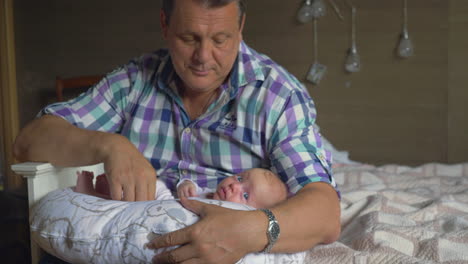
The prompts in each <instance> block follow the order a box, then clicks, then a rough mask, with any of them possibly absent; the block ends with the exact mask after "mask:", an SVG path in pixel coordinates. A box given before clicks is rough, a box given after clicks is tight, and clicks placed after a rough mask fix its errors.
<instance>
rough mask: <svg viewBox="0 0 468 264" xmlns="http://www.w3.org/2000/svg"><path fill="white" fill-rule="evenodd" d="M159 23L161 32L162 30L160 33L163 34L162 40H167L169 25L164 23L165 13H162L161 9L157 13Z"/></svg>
mask: <svg viewBox="0 0 468 264" xmlns="http://www.w3.org/2000/svg"><path fill="white" fill-rule="evenodd" d="M159 23H160V24H161V30H162V33H163V38H164V39H166V38H167V30H168V27H169V25H168V24H167V23H166V13H164V11H163V10H162V9H161V11H160V13H159Z"/></svg>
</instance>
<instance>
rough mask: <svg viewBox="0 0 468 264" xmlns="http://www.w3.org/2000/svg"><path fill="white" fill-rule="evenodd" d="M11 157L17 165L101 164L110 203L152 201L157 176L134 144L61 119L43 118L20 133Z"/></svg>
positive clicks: (34, 121)
mask: <svg viewBox="0 0 468 264" xmlns="http://www.w3.org/2000/svg"><path fill="white" fill-rule="evenodd" d="M14 155H15V156H16V158H17V159H18V160H20V161H27V160H29V161H41V162H50V163H52V164H54V165H57V166H82V165H90V164H96V163H101V162H103V163H104V167H105V171H106V175H107V177H108V181H109V185H110V190H111V197H112V199H116V200H121V199H122V198H123V199H124V200H127V201H134V200H150V199H154V193H155V181H156V172H155V171H154V169H153V167H152V166H151V164H150V163H149V162H148V161H147V160H146V159H145V158H144V157H143V156H142V155H141V153H140V152H139V151H138V150H137V149H136V148H135V147H134V146H133V144H131V143H130V142H129V141H128V140H127V139H126V138H125V137H123V136H121V135H118V134H111V133H106V132H99V131H92V130H86V129H81V128H78V127H75V126H73V125H71V124H70V123H68V122H67V121H66V120H64V119H62V118H60V117H57V116H52V115H45V116H42V117H40V118H38V119H36V120H33V121H32V122H31V123H29V124H28V125H27V126H26V127H24V128H23V129H22V130H21V131H20V134H19V135H18V137H17V138H16V141H15V144H14ZM122 193H123V197H122Z"/></svg>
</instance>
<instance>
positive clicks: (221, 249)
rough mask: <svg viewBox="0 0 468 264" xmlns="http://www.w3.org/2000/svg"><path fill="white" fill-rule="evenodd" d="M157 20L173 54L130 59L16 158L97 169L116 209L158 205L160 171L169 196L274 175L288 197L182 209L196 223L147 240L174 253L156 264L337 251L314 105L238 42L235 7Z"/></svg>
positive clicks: (184, 4)
mask: <svg viewBox="0 0 468 264" xmlns="http://www.w3.org/2000/svg"><path fill="white" fill-rule="evenodd" d="M160 20H161V26H162V30H163V35H164V38H165V40H166V41H167V43H168V46H169V51H165V50H160V51H157V52H155V53H154V54H150V55H146V56H143V57H141V58H139V59H137V60H135V61H132V62H130V63H129V64H127V65H125V66H124V67H121V68H119V69H117V70H116V71H114V72H112V73H110V74H108V75H107V76H106V78H105V79H104V80H103V81H101V82H100V83H99V84H98V85H97V86H96V87H94V89H92V90H90V91H88V92H87V94H85V95H83V96H81V97H79V98H77V99H75V100H73V101H71V102H68V103H65V104H57V105H52V106H50V107H48V108H47V109H45V110H44V111H43V114H45V115H43V116H42V117H41V118H38V119H36V120H34V121H33V122H31V123H30V124H29V125H28V126H26V127H25V128H24V129H23V130H22V131H21V133H20V135H19V136H18V138H17V141H16V143H15V154H16V156H17V157H18V158H19V159H21V160H36V161H47V162H51V163H53V164H55V165H61V166H78V165H86V164H94V163H99V162H104V167H105V171H106V175H107V177H108V182H109V185H110V189H111V197H112V198H113V199H119V200H120V199H123V200H127V201H133V200H146V199H151V198H152V197H154V192H155V191H154V186H155V184H154V183H155V180H156V171H155V169H156V170H157V172H158V176H159V177H160V178H161V179H163V180H164V181H165V182H166V183H167V185H168V187H169V188H172V189H173V188H174V186H175V184H177V182H178V181H179V180H181V179H184V178H190V179H192V180H194V181H196V182H197V183H198V184H199V185H200V186H201V187H211V188H215V186H216V185H217V184H218V182H220V181H221V180H222V179H223V178H225V177H227V176H231V175H233V174H236V173H239V172H241V171H243V170H246V169H250V168H254V167H259V168H260V167H263V168H270V169H271V170H272V171H273V172H275V173H276V174H278V175H279V176H280V178H281V180H282V181H283V182H285V183H286V184H287V185H288V188H289V191H290V192H291V194H295V195H293V196H292V197H291V198H289V199H288V200H287V201H285V202H283V203H281V204H279V205H277V206H274V207H273V208H270V210H265V211H260V210H259V211H248V212H246V211H234V210H229V209H226V208H220V207H217V206H212V205H206V204H203V203H199V202H197V201H193V200H187V199H182V200H181V202H182V204H183V206H185V207H186V208H188V209H189V210H192V211H193V212H194V213H196V214H199V215H200V216H201V220H200V221H199V222H198V223H196V224H195V225H192V226H190V227H187V228H184V229H181V230H178V231H176V232H173V233H169V234H167V235H165V236H162V237H160V238H157V239H155V240H154V241H152V242H151V243H150V244H149V247H167V246H173V245H181V247H179V248H176V249H174V250H171V251H167V252H165V253H163V254H161V255H158V256H155V258H154V261H155V263H234V262H235V261H237V260H238V259H240V258H242V257H243V256H244V255H246V254H247V253H250V252H259V251H265V252H297V251H302V250H307V249H309V248H311V247H313V246H315V245H317V244H319V243H331V242H333V241H335V240H336V239H337V238H338V236H339V233H340V218H339V216H340V209H339V202H338V195H337V191H336V190H335V188H334V187H335V183H334V182H333V178H332V176H331V174H330V171H331V169H330V162H329V157H328V158H327V157H326V156H327V155H326V153H325V151H324V149H323V148H322V146H321V142H320V136H319V135H318V133H316V132H315V131H314V129H313V127H312V126H313V123H314V120H315V109H314V106H313V103H312V100H311V99H310V98H309V97H308V95H307V93H306V92H305V90H304V88H303V87H302V86H301V85H300V83H299V82H298V81H297V80H296V79H295V78H294V77H293V76H291V75H290V74H289V73H287V72H286V71H285V70H284V69H283V68H281V67H280V66H278V65H277V64H275V63H274V62H272V61H271V60H270V59H269V58H267V57H266V56H264V55H261V54H258V53H256V52H255V51H254V50H252V49H250V48H249V47H248V46H247V45H246V44H245V43H244V42H242V29H243V26H244V22H245V14H244V9H243V4H242V1H236V0H225V1H219V0H218V1H215V0H212V1H209V0H206V1H201V0H184V1H181V0H174V1H169V0H164V1H163V9H162V10H161V16H160ZM58 116H59V117H58ZM64 119H65V120H64ZM84 145H85V146H88V148H83V146H84ZM142 154H143V155H142ZM279 235H280V236H279Z"/></svg>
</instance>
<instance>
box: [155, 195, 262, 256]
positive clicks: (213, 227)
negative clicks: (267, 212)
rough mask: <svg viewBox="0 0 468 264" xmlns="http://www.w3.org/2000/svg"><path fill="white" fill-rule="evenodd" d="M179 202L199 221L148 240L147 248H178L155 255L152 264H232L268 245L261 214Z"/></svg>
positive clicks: (193, 201) (184, 199)
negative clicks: (198, 218)
mask: <svg viewBox="0 0 468 264" xmlns="http://www.w3.org/2000/svg"><path fill="white" fill-rule="evenodd" d="M181 203H182V205H183V206H184V207H185V208H187V209H189V210H190V211H192V212H194V213H195V214H197V215H199V216H200V220H199V221H198V222H197V223H195V224H193V225H191V226H188V227H186V228H183V229H179V230H177V231H174V232H171V233H168V234H165V235H163V236H160V237H158V238H156V239H154V240H153V241H151V242H150V243H149V244H148V247H149V248H165V247H170V246H177V245H180V246H181V247H179V248H176V249H174V250H171V251H166V252H164V253H161V254H159V255H157V256H155V257H154V258H153V263H236V262H237V261H238V260H239V259H241V258H242V257H244V256H245V255H247V254H248V253H250V252H258V251H261V250H262V249H263V248H264V247H265V245H266V244H267V243H268V240H267V236H266V229H267V225H268V223H267V222H268V221H267V219H266V218H265V216H264V215H262V214H263V213H262V212H259V211H239V210H231V209H227V208H223V207H220V206H216V205H211V204H206V203H203V202H200V201H195V200H188V199H187V198H181Z"/></svg>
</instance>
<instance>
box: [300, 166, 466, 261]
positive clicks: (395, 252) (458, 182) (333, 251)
mask: <svg viewBox="0 0 468 264" xmlns="http://www.w3.org/2000/svg"><path fill="white" fill-rule="evenodd" d="M334 171H335V180H336V181H337V183H338V184H339V186H340V190H341V193H342V201H341V208H342V217H341V222H342V234H341V237H340V239H339V241H338V242H335V243H333V244H330V245H323V246H318V247H315V248H314V249H311V250H310V251H309V252H308V256H307V260H306V262H307V263H359V264H360V263H468V163H465V164H457V165H441V164H426V165H424V166H421V167H417V168H410V167H403V166H397V165H386V166H382V167H374V166H370V165H352V166H343V167H338V168H335V169H334Z"/></svg>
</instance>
